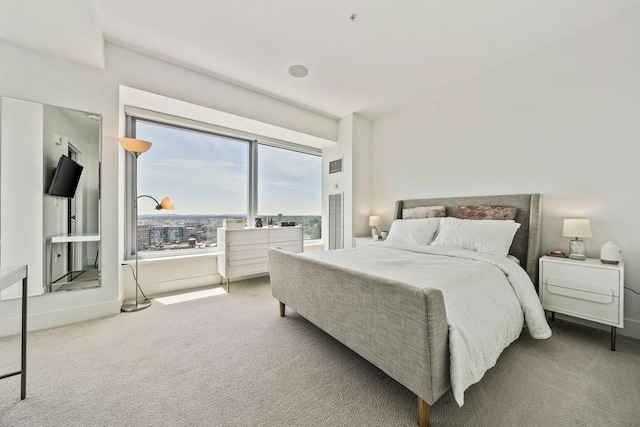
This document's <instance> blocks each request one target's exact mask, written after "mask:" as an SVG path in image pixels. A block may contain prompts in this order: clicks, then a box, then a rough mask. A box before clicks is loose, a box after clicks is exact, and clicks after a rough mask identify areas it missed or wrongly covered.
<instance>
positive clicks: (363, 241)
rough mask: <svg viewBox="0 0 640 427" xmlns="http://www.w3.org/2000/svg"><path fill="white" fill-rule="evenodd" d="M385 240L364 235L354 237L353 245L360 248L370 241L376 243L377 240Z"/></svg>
mask: <svg viewBox="0 0 640 427" xmlns="http://www.w3.org/2000/svg"><path fill="white" fill-rule="evenodd" d="M383 241H384V240H380V239H378V240H373V238H372V237H371V236H364V237H354V238H353V247H354V248H359V247H362V246H367V245H368V244H370V243H375V242H383Z"/></svg>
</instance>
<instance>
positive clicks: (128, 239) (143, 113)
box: [124, 106, 322, 261]
mask: <svg viewBox="0 0 640 427" xmlns="http://www.w3.org/2000/svg"><path fill="white" fill-rule="evenodd" d="M138 121H141V122H146V123H151V124H154V125H159V126H166V127H172V128H177V129H181V130H184V131H188V132H199V133H203V134H206V135H211V136H215V137H222V138H227V139H235V140H238V141H242V142H246V143H247V146H248V151H249V153H248V154H249V155H248V174H247V180H248V185H247V224H253V223H254V222H255V218H256V216H257V215H258V146H259V145H261V144H262V145H267V146H271V147H276V148H282V149H286V150H292V151H296V152H299V153H303V154H309V155H314V156H318V157H322V150H320V149H317V148H313V147H308V146H305V145H300V144H296V143H293V142H287V141H281V140H277V139H274V138H268V137H264V136H258V135H254V134H250V133H247V132H243V131H240V130H234V129H229V128H225V127H221V126H217V125H214V124H209V123H204V122H199V121H196V120H191V119H186V118H182V117H176V116H171V115H168V114H164V113H159V112H154V111H149V110H144V109H141V108H136V107H130V106H125V136H126V137H128V138H135V137H136V123H137V122H138ZM136 164H137V163H136V162H135V161H134V157H133V156H132V155H127V156H125V218H124V220H125V223H124V230H125V236H124V258H125V260H127V261H129V260H133V259H134V258H135V251H136V250H137V247H136V245H137V242H134V240H135V238H134V236H135V232H136V230H135V228H134V227H137V223H136V221H135V218H134V216H135V211H134V202H133V195H134V194H136V189H137V182H138V177H137V172H138V171H137V168H136ZM321 214H322V213H321V212H320V215H321ZM310 242H315V240H312V241H310ZM217 251H218V250H217V248H210V249H182V250H180V251H179V253H176V252H175V251H163V252H152V253H144V252H142V253H138V258H139V259H155V258H164V257H183V256H191V255H200V254H207V253H209V254H212V253H213V254H215V253H217Z"/></svg>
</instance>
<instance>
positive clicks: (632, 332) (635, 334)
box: [556, 313, 640, 340]
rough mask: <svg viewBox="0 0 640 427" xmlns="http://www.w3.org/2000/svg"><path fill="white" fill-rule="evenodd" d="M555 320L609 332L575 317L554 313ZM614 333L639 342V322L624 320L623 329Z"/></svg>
mask: <svg viewBox="0 0 640 427" xmlns="http://www.w3.org/2000/svg"><path fill="white" fill-rule="evenodd" d="M556 318H558V319H562V320H566V321H567V322H572V323H577V324H579V325H583V326H589V327H591V328H595V329H600V330H602V331H610V330H611V327H610V326H608V325H603V324H601V323H596V322H591V321H589V320H584V319H578V318H577V317H573V316H565V315H564V314H559V313H556ZM616 332H617V334H618V335H624V336H625V337H631V338H635V339H637V340H640V321H638V320H634V319H624V328H618V330H617V331H616Z"/></svg>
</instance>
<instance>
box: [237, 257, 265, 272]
mask: <svg viewBox="0 0 640 427" xmlns="http://www.w3.org/2000/svg"><path fill="white" fill-rule="evenodd" d="M228 263H229V268H228V270H227V271H228V276H243V275H247V274H254V273H264V272H267V271H269V262H268V261H267V259H266V258H261V259H245V260H237V261H229V262H228Z"/></svg>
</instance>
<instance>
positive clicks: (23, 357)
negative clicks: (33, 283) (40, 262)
mask: <svg viewBox="0 0 640 427" xmlns="http://www.w3.org/2000/svg"><path fill="white" fill-rule="evenodd" d="M27 278H28V272H27V266H26V265H20V266H15V267H0V292H2V291H3V290H4V289H6V288H8V287H9V286H12V285H14V284H16V283H17V282H19V281H20V280H22V331H21V333H20V338H21V349H20V370H19V371H16V372H11V373H8V374H3V375H0V380H1V379H4V378H8V377H12V376H14V375H20V399H24V398H25V397H26V396H27V289H28V285H27Z"/></svg>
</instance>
